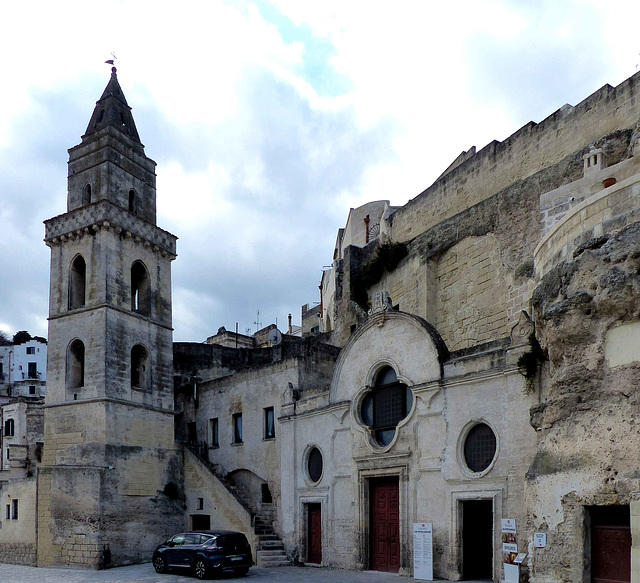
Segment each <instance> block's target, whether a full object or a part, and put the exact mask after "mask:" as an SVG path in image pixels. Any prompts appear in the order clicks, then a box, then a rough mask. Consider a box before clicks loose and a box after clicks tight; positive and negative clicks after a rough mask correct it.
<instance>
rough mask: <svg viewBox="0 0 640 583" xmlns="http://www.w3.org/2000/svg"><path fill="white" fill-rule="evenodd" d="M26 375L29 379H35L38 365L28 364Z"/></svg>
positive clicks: (34, 363)
mask: <svg viewBox="0 0 640 583" xmlns="http://www.w3.org/2000/svg"><path fill="white" fill-rule="evenodd" d="M28 375H29V378H30V379H35V378H37V376H38V364H37V363H36V362H30V363H29V372H28Z"/></svg>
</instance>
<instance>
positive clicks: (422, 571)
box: [413, 522, 433, 581]
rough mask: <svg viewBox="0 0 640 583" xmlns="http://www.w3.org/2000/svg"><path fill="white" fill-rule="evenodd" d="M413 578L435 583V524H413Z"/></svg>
mask: <svg viewBox="0 0 640 583" xmlns="http://www.w3.org/2000/svg"><path fill="white" fill-rule="evenodd" d="M413 578H414V579H421V580H424V581H433V524H432V523H431V522H415V523H414V524H413Z"/></svg>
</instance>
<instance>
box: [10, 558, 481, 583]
mask: <svg viewBox="0 0 640 583" xmlns="http://www.w3.org/2000/svg"><path fill="white" fill-rule="evenodd" d="M197 580H198V579H196V578H195V577H192V576H190V574H186V573H185V574H182V573H178V574H173V573H170V574H166V575H158V574H157V573H156V572H155V571H154V570H153V567H152V566H151V563H145V564H143V565H132V566H129V567H117V568H115V569H107V570H105V571H78V570H74V569H48V568H42V569H40V568H37V567H23V566H20V565H6V564H0V581H2V582H3V583H151V582H153V583H187V582H188V583H194V582H195V581H197ZM222 580H223V581H229V582H238V583H411V582H413V581H419V580H418V579H414V578H413V577H400V576H399V575H394V574H392V573H379V572H377V571H345V570H341V569H318V568H313V567H272V568H269V569H265V568H263V567H251V570H250V571H249V574H248V575H247V576H246V577H231V576H223V577H222ZM440 583H445V582H444V581H443V580H440ZM466 583H474V582H472V581H467V582H466Z"/></svg>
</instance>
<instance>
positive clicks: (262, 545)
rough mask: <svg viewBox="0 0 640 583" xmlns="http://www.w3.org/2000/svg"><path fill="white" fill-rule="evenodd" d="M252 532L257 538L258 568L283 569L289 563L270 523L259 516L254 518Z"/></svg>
mask: <svg viewBox="0 0 640 583" xmlns="http://www.w3.org/2000/svg"><path fill="white" fill-rule="evenodd" d="M254 530H255V533H256V536H257V537H258V549H257V551H256V564H257V565H258V567H284V566H285V565H290V564H291V561H290V560H289V559H288V558H287V555H286V553H285V552H284V545H283V544H282V541H281V540H280V538H279V537H278V535H277V534H276V533H275V532H274V531H273V527H272V526H271V522H269V521H267V520H265V519H264V518H262V517H260V516H256V517H255V518H254Z"/></svg>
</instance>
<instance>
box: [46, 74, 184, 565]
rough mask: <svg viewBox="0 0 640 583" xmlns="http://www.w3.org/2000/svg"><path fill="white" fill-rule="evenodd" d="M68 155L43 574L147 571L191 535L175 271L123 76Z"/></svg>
mask: <svg viewBox="0 0 640 583" xmlns="http://www.w3.org/2000/svg"><path fill="white" fill-rule="evenodd" d="M111 71H112V73H111V79H110V81H109V83H108V84H107V87H106V89H105V90H104V93H103V94H102V97H101V98H100V100H99V101H98V102H97V104H96V107H95V109H94V111H93V115H92V116H91V120H90V121H89V125H88V127H87V130H86V132H85V134H84V136H82V142H81V143H80V144H79V145H78V146H75V147H74V148H71V149H70V150H69V177H68V195H67V212H66V213H64V214H61V215H59V216H57V217H54V218H52V219H50V220H48V221H46V222H45V226H46V236H45V242H46V244H47V245H48V246H49V247H50V248H51V283H50V298H49V350H48V363H47V367H48V368H47V377H48V378H47V397H46V404H45V423H44V424H45V428H44V450H43V457H42V463H41V465H40V467H39V474H38V565H39V566H46V565H67V566H78V567H85V568H86V567H89V568H101V567H104V566H109V565H122V564H127V563H133V562H141V561H144V560H149V559H150V556H151V551H152V549H153V548H154V546H155V545H156V544H157V543H158V541H159V540H160V539H162V538H163V537H164V536H166V535H167V534H168V533H170V532H171V531H173V530H179V529H180V528H182V526H183V510H182V504H181V503H178V500H177V496H179V493H180V492H181V491H182V474H181V471H182V470H181V467H182V461H181V453H180V451H179V450H178V449H176V447H175V443H174V421H173V417H174V413H173V337H172V327H171V261H173V259H175V257H176V237H175V236H174V235H172V234H170V233H168V232H166V231H163V230H162V229H160V228H159V227H158V226H156V188H155V183H156V176H155V162H154V161H153V160H151V159H150V158H148V157H147V156H146V155H145V153H144V146H143V145H142V143H141V142H140V138H139V137H138V131H137V129H136V126H135V122H134V120H133V116H132V114H131V108H130V107H129V106H128V105H127V101H126V99H125V97H124V94H123V92H122V89H121V88H120V84H119V83H118V79H117V76H116V69H115V67H114V68H112V70H111Z"/></svg>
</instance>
